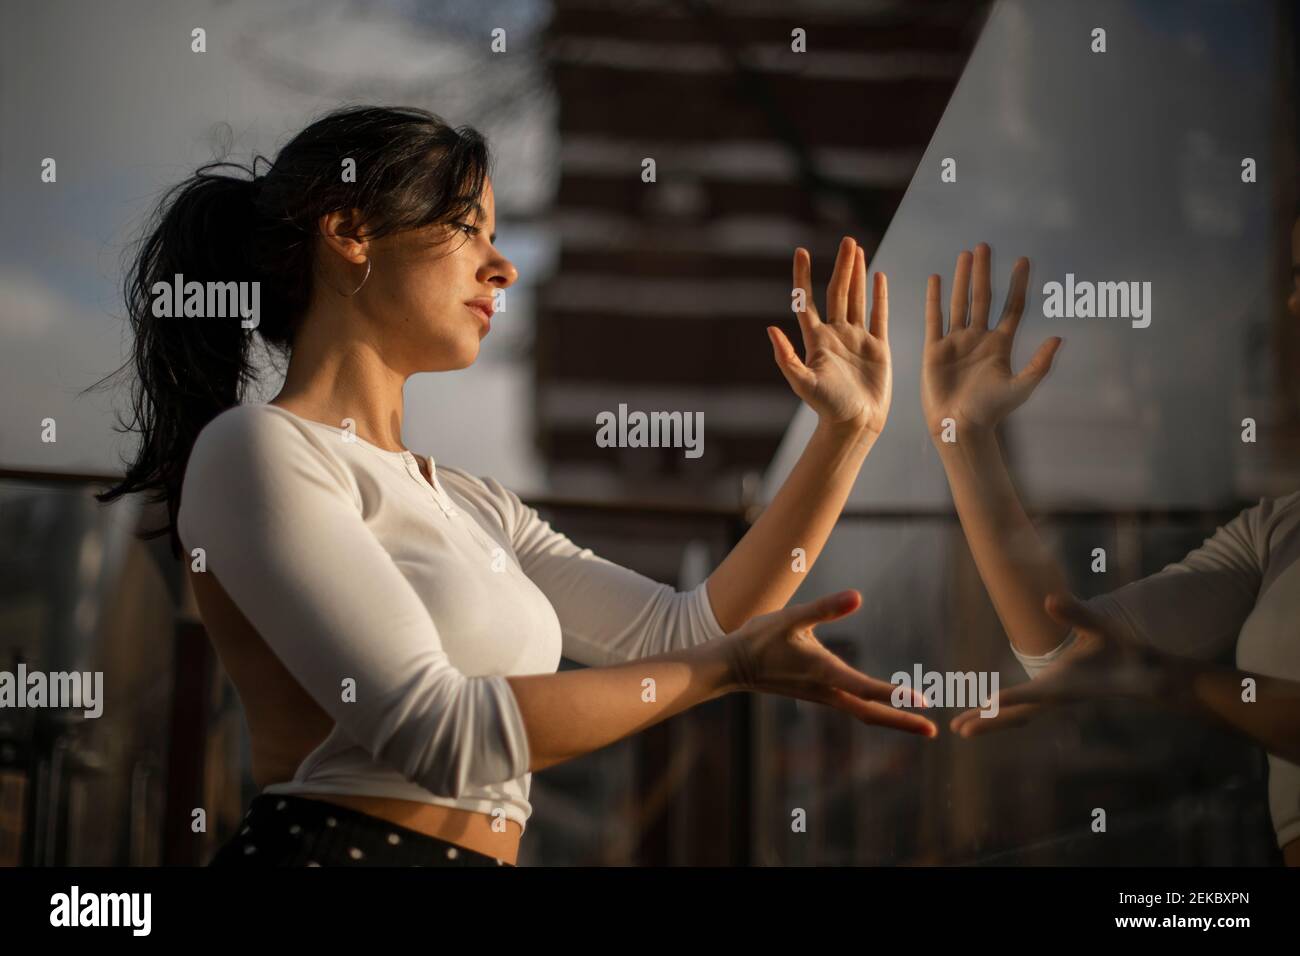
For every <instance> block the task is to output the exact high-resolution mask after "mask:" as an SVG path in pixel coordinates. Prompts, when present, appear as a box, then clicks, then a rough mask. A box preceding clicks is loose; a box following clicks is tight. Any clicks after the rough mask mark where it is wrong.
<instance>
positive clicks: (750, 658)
mask: <svg viewBox="0 0 1300 956" xmlns="http://www.w3.org/2000/svg"><path fill="white" fill-rule="evenodd" d="M861 604H862V596H861V595H860V594H859V593H858V592H857V591H840V592H839V593H838V594H830V595H827V596H826V597H822V598H819V599H817V600H815V601H809V602H807V603H805V604H796V605H793V606H791V607H786V608H782V609H781V610H779V611H773V612H771V613H770V614H762V615H759V616H758V617H754V618H751V619H750V620H749V621H748V622H746V623H745V624H744V625H743V626H742V627H740V628H738V629H737V630H735V631H732V632H731V633H730V634H728V635H727V636H726V637H725V638H723V640H726V641H728V642H730V643H729V645H728V646H729V648H730V650H731V657H730V660H731V665H732V675H733V685H732V687H731V689H732V690H744V691H760V692H763V693H769V694H780V695H781V696H783V697H795V698H798V699H799V700H810V701H814V702H816V703H819V704H825V705H827V706H828V707H834V708H835V709H836V710H842V711H844V712H845V713H847V714H851V715H852V716H854V717H856V718H857V719H858V720H860V721H862V722H863V723H865V724H879V725H881V726H882V727H892V728H894V729H895V730H905V731H908V732H909V733H914V734H920V735H921V736H923V737H934V736H935V735H937V734H938V732H939V731H938V728H937V727H935V725H934V724H933V723H932V722H931V721H929V720H927V719H926V718H924V717H922V716H921V715H920V714H915V713H911V712H909V711H907V710H902V709H898V708H896V707H894V706H893V705H892V704H891V702H890V701H891V696H892V695H893V693H894V691H895V690H896V689H897V688H896V687H895V686H894V685H893V684H890V683H887V682H886V681H882V680H877V679H876V678H874V677H869V676H867V675H866V674H864V673H862V672H861V671H858V670H855V669H853V668H852V667H850V666H849V665H848V664H846V663H845V662H844V661H843V660H841V659H840V658H839V657H836V656H835V655H834V654H832V653H831V652H830V651H828V650H827V649H826V648H825V647H824V646H823V645H822V643H821V642H820V641H819V640H817V637H816V635H814V634H813V631H812V629H813V625H814V624H820V623H824V622H826V621H834V620H837V619H839V618H842V617H846V616H848V615H849V614H852V613H853V612H854V611H856V610H857V609H858V608H859V607H860V606H861ZM912 699H913V702H914V703H913V706H915V707H922V706H924V699H923V698H922V696H921V694H920V693H919V692H916V691H914V692H913V698H912Z"/></svg>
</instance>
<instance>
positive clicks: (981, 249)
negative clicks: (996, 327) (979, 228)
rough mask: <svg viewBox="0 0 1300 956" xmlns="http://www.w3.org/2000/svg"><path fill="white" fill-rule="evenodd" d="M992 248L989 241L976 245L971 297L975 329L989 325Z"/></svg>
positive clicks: (971, 321)
mask: <svg viewBox="0 0 1300 956" xmlns="http://www.w3.org/2000/svg"><path fill="white" fill-rule="evenodd" d="M991 259H992V250H990V249H989V244H988V243H987V242H981V243H980V244H979V245H978V246H976V247H975V262H974V274H973V276H972V280H971V282H972V284H971V297H970V325H971V328H973V329H987V328H988V327H989V305H990V303H991V302H992V299H993V288H992V286H991V285H990V283H989V261H990V260H991Z"/></svg>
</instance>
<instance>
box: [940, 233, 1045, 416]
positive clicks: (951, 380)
mask: <svg viewBox="0 0 1300 956" xmlns="http://www.w3.org/2000/svg"><path fill="white" fill-rule="evenodd" d="M972 261H973V264H974V273H975V275H974V288H973V291H972V289H971V266H972ZM1028 282H1029V260H1028V259H1025V258H1023V257H1022V258H1021V259H1019V260H1017V262H1016V265H1015V268H1014V269H1012V272H1011V288H1010V289H1009V290H1008V291H1007V300H1006V305H1005V306H1004V307H1003V310H1002V318H1001V320H1000V321H999V322H998V323H997V325H996V327H994V328H992V329H990V328H989V304H990V299H991V298H992V295H991V291H990V286H989V247H988V245H987V244H985V243H982V242H981V243H980V244H979V245H978V246H976V247H975V255H974V256H973V257H972V256H971V254H970V253H969V252H963V253H962V254H961V255H960V256H958V257H957V268H956V271H955V272H954V273H953V280H952V303H951V313H950V322H949V330H948V333H947V334H946V335H945V334H944V331H943V310H942V308H941V306H940V304H939V294H940V282H939V277H938V276H937V275H932V276H930V280H929V282H928V284H927V285H926V296H925V350H924V356H923V358H922V365H921V403H922V407H923V408H924V410H925V420H926V424H927V425H928V426H929V429H930V435H931V437H932V438H934V439H935V440H936V441H937V440H938V439H939V437H940V435H941V434H942V433H943V430H944V424H943V423H944V419H947V418H951V419H952V420H953V422H954V423H955V425H956V434H957V440H958V441H960V440H961V437H962V436H963V433H964V432H965V431H966V430H967V429H972V428H975V429H991V428H993V427H994V426H996V425H997V424H998V423H999V422H1000V421H1002V419H1004V418H1005V417H1006V416H1007V415H1009V414H1010V413H1011V412H1012V411H1014V410H1015V409H1016V408H1018V407H1019V406H1020V405H1021V404H1023V403H1024V401H1025V399H1027V398H1028V397H1029V395H1030V393H1031V392H1033V390H1034V388H1035V387H1037V385H1038V383H1039V382H1041V381H1042V380H1043V376H1045V375H1046V374H1047V372H1048V370H1049V369H1050V368H1051V367H1052V357H1053V356H1054V355H1055V354H1056V350H1057V349H1058V348H1059V347H1060V345H1061V339H1060V338H1059V337H1058V336H1053V337H1052V338H1050V339H1048V340H1047V341H1046V342H1044V343H1043V344H1042V345H1041V346H1039V348H1038V351H1037V352H1036V353H1034V357H1033V358H1032V359H1030V360H1029V364H1028V365H1026V366H1025V367H1024V369H1023V370H1021V371H1020V372H1019V373H1018V374H1015V375H1013V374H1012V372H1011V346H1012V345H1013V343H1014V342H1015V336H1016V327H1017V326H1018V325H1019V324H1020V316H1021V313H1022V312H1023V311H1024V308H1025V287H1026V286H1027V285H1028ZM968 297H969V303H968Z"/></svg>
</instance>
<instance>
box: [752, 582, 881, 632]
mask: <svg viewBox="0 0 1300 956" xmlns="http://www.w3.org/2000/svg"><path fill="white" fill-rule="evenodd" d="M861 606H862V595H861V594H859V593H858V592H857V591H854V590H848V591H838V592H836V593H835V594H828V595H826V596H825V597H820V598H818V599H817V600H815V601H808V602H806V603H804V604H796V605H794V606H793V607H787V608H783V609H781V610H780V611H773V612H772V613H773V614H774V615H776V618H777V620H778V621H779V622H780V623H781V624H783V625H784V626H786V627H807V626H809V625H812V624H819V623H821V622H823V621H834V620H837V619H838V618H841V617H847V616H848V615H850V614H852V613H853V612H854V611H856V610H857V609H858V608H859V607H861Z"/></svg>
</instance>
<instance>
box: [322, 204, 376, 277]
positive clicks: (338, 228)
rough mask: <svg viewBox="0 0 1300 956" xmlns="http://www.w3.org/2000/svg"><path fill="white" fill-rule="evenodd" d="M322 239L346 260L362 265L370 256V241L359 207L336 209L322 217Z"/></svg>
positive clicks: (329, 247)
mask: <svg viewBox="0 0 1300 956" xmlns="http://www.w3.org/2000/svg"><path fill="white" fill-rule="evenodd" d="M319 226H320V235H321V241H322V242H323V243H325V245H326V247H327V248H328V249H330V250H331V251H332V252H335V253H337V254H338V255H340V256H342V257H343V258H344V259H345V260H346V261H348V262H350V263H354V264H356V265H360V264H362V263H364V262H365V261H366V259H367V258H369V256H370V241H369V240H368V239H367V238H366V235H365V230H364V228H363V226H362V224H361V211H360V210H358V209H350V210H344V209H336V210H334V211H333V212H328V213H326V214H325V215H323V216H321V217H320V223H319Z"/></svg>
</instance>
